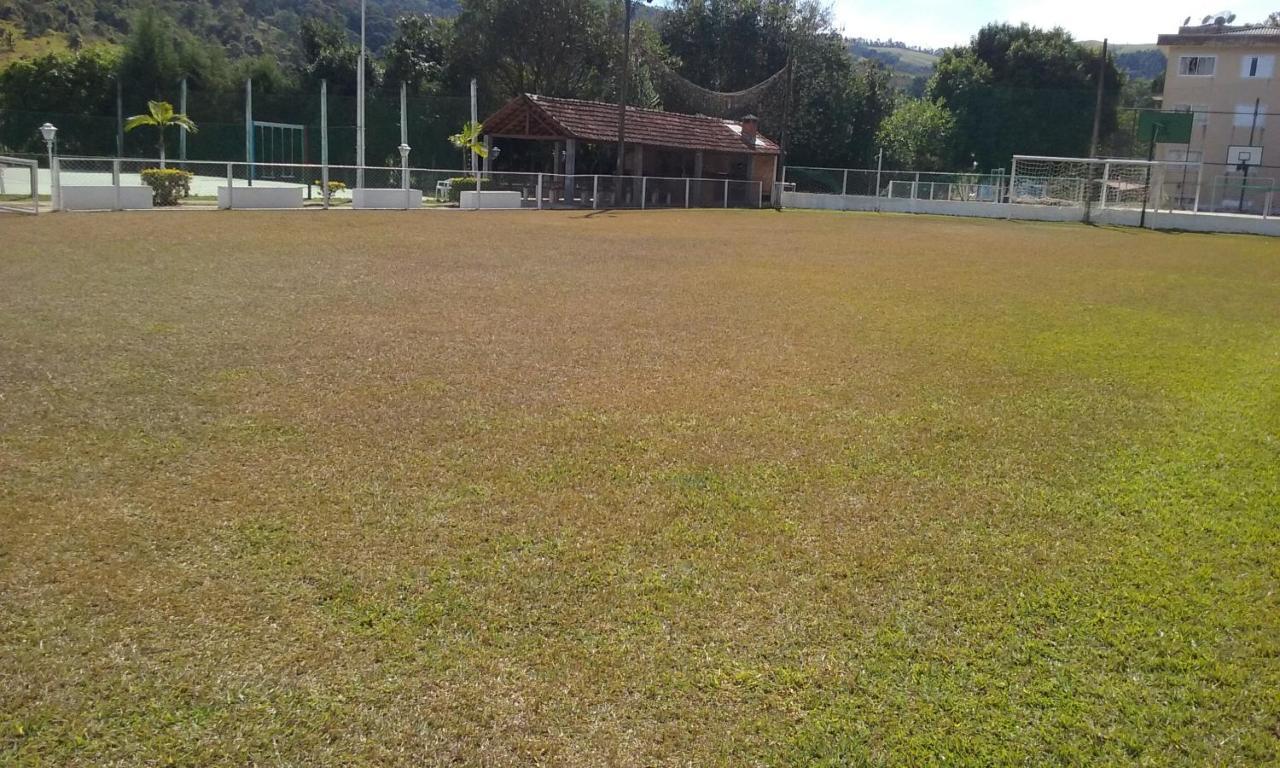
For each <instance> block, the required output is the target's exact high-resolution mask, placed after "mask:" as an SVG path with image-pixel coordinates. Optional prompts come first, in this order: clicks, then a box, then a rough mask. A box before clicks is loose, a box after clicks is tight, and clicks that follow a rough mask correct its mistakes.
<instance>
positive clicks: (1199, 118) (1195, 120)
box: [1173, 104, 1209, 127]
mask: <svg viewBox="0 0 1280 768" xmlns="http://www.w3.org/2000/svg"><path fill="white" fill-rule="evenodd" d="M1173 111H1174V112H1190V113H1191V114H1192V118H1191V124H1192V125H1194V126H1196V127H1199V126H1202V125H1205V124H1206V123H1208V122H1209V105H1208V104H1174V105H1173Z"/></svg>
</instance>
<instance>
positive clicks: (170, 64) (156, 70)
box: [120, 7, 185, 99]
mask: <svg viewBox="0 0 1280 768" xmlns="http://www.w3.org/2000/svg"><path fill="white" fill-rule="evenodd" d="M175 39H176V33H175V31H174V26H173V22H172V21H170V20H169V19H168V18H167V17H165V16H161V15H160V14H159V13H157V12H156V10H155V9H154V8H151V7H148V8H146V9H145V10H143V11H141V12H139V13H138V15H137V16H136V17H135V19H134V24H133V29H132V31H131V32H130V33H129V39H128V40H127V41H125V46H124V55H123V56H122V57H121V59H120V77H121V78H122V80H123V81H124V82H126V83H128V84H129V89H130V91H131V92H134V93H143V94H145V95H147V96H148V97H150V98H154V99H159V98H162V97H163V96H164V95H165V91H166V90H167V89H170V88H173V87H175V86H176V85H177V84H178V81H180V80H181V79H182V76H183V75H184V74H185V73H184V71H183V66H182V59H181V58H180V57H179V55H178V47H177V45H176V44H175Z"/></svg>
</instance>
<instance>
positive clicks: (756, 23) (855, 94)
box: [662, 0, 892, 165]
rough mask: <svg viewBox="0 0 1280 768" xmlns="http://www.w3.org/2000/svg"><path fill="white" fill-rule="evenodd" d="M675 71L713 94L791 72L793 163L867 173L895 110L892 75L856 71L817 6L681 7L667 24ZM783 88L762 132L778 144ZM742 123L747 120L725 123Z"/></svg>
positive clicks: (780, 1)
mask: <svg viewBox="0 0 1280 768" xmlns="http://www.w3.org/2000/svg"><path fill="white" fill-rule="evenodd" d="M662 40H663V42H664V43H665V44H666V46H667V48H668V50H669V52H670V54H671V56H672V59H673V61H674V62H675V68H676V71H677V72H678V73H679V74H680V75H682V76H683V77H685V78H686V79H688V80H690V81H692V82H693V83H696V84H697V85H699V86H701V87H703V88H708V89H711V90H714V91H722V92H725V91H737V90H741V89H744V88H747V87H749V86H752V85H754V84H756V83H760V82H762V81H764V80H765V79H766V78H768V77H769V76H771V75H773V74H774V73H776V72H778V71H779V70H780V69H782V68H783V67H784V66H786V65H787V63H788V62H791V63H792V65H793V67H794V70H793V71H792V73H791V77H790V81H791V104H790V110H789V114H788V115H787V118H788V119H787V125H786V126H785V130H786V133H787V135H788V144H789V147H788V149H789V154H788V158H787V160H788V162H791V163H793V164H822V165H832V164H862V163H866V162H868V160H869V158H870V156H871V154H872V153H873V143H874V136H875V131H876V127H877V126H878V125H879V122H880V120H882V119H883V118H884V116H885V115H887V114H888V112H889V110H890V109H892V94H891V90H890V87H889V79H888V74H887V73H886V72H885V71H884V70H882V69H880V68H878V67H875V66H873V65H870V64H867V65H863V66H859V67H855V66H854V63H853V61H852V59H851V58H850V57H849V55H848V52H847V50H846V47H845V42H844V39H843V37H842V36H841V35H840V33H839V32H838V31H837V30H835V29H834V27H833V25H832V23H831V18H830V14H829V13H828V12H827V11H826V10H825V9H824V8H823V7H822V6H820V5H819V4H818V3H817V2H813V0H800V2H795V1H794V0H676V2H675V4H674V5H673V6H672V7H671V9H670V10H669V11H668V13H667V14H666V16H665V17H664V19H663V22H662ZM786 91H787V89H786V88H785V87H782V88H778V89H771V91H770V93H769V94H768V100H769V102H770V103H769V104H768V105H766V106H762V107H761V109H760V112H761V113H762V114H761V118H762V120H761V130H763V131H765V132H766V133H767V134H770V135H771V136H772V137H773V138H778V137H779V136H780V135H781V134H782V132H783V130H784V126H783V125H782V124H781V121H782V118H783V112H784V107H785V106H786V104H785V102H786V98H787V95H786ZM725 117H740V115H725Z"/></svg>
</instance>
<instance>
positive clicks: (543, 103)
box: [486, 94, 778, 155]
mask: <svg viewBox="0 0 1280 768" xmlns="http://www.w3.org/2000/svg"><path fill="white" fill-rule="evenodd" d="M517 99H518V100H524V99H527V100H528V101H529V102H531V103H532V104H533V105H535V106H536V107H537V109H539V110H540V111H541V112H542V113H543V114H544V115H545V116H546V117H547V118H549V119H550V120H551V121H552V122H553V123H555V124H556V125H557V126H559V127H560V128H561V129H562V130H563V131H564V134H565V136H566V137H569V138H575V139H581V140H583V141H591V142H614V141H617V139H618V105H617V104H609V103H606V102H602V101H583V100H580V99H561V98H554V97H550V96H538V95H535V94H526V95H525V96H522V97H517ZM513 106H514V100H513V103H509V104H508V105H507V106H506V107H503V108H502V109H501V110H499V112H497V113H495V117H496V116H497V115H500V114H503V113H505V112H507V111H508V110H509V108H511V107H513ZM493 120H494V117H491V118H490V121H493ZM486 122H489V121H486ZM627 141H628V142H635V143H636V144H644V145H647V146H657V147H676V148H680V149H695V150H696V149H701V150H706V151H710V152H733V153H744V152H751V151H754V152H757V153H760V154H766V155H776V154H778V145H777V144H775V143H773V142H772V141H770V140H769V139H767V138H765V137H764V136H762V135H760V134H756V141H755V146H754V147H753V148H752V147H748V146H747V144H746V142H745V141H743V139H742V123H739V122H736V121H734V120H725V119H722V118H718V117H706V116H704V115H682V114H679V113H676V112H661V111H658V110H653V109H639V108H637V107H627Z"/></svg>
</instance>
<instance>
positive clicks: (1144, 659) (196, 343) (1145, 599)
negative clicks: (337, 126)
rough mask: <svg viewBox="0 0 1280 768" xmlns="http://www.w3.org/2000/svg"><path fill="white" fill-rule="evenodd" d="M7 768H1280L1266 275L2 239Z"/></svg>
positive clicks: (1251, 253) (821, 220)
mask: <svg viewBox="0 0 1280 768" xmlns="http://www.w3.org/2000/svg"><path fill="white" fill-rule="evenodd" d="M0 243H2V244H3V248H2V249H0V763H3V764H9V765H22V766H26V765H51V766H52V765H56V766H100V765H121V766H124V765H130V766H132V765H168V764H175V765H228V766H230V765H235V766H244V765H249V764H255V765H298V766H302V765H305V766H321V765H333V766H338V765H371V766H372V765H377V766H389V765H397V766H400V765H402V766H418V765H446V764H448V765H533V764H539V765H565V766H569V765H573V766H585V765H610V766H655V765H734V766H737V765H814V764H818V765H830V766H836V765H868V766H898V765H941V764H946V765H972V766H991V765H1036V766H1045V765H1063V766H1066V765H1152V766H1171V765H1186V766H1202V765H1215V766H1228V765H1240V766H1244V765H1250V766H1253V765H1262V764H1274V763H1275V762H1276V761H1277V760H1280V695H1278V694H1277V692H1278V691H1280V557H1278V553H1280V248H1277V246H1276V243H1275V241H1273V240H1266V239H1263V238H1254V237H1236V236H1225V235H1213V236H1207V235H1189V234H1158V233H1152V232H1145V231H1135V230H1128V229H1126V230H1119V229H1102V228H1090V227H1086V226H1080V225H1052V224H1018V223H1010V222H1005V221H979V220H969V219H943V218H931V217H907V216H891V215H873V214H830V213H819V212H784V213H777V212H773V211H687V212H686V211H667V212H649V213H645V212H628V213H617V214H615V213H601V214H588V213H583V212H563V213H561V212H541V213H534V212H511V213H492V214H473V213H445V212H437V213H414V214H405V213H355V212H333V213H328V214H323V213H318V212H313V213H268V212H262V213H229V212H228V213H208V212H206V213H196V212H185V213H183V212H157V213H150V214H128V213H120V214H101V215H95V214H81V215H72V214H58V215H48V216H39V217H30V218H16V217H6V218H4V219H0Z"/></svg>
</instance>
